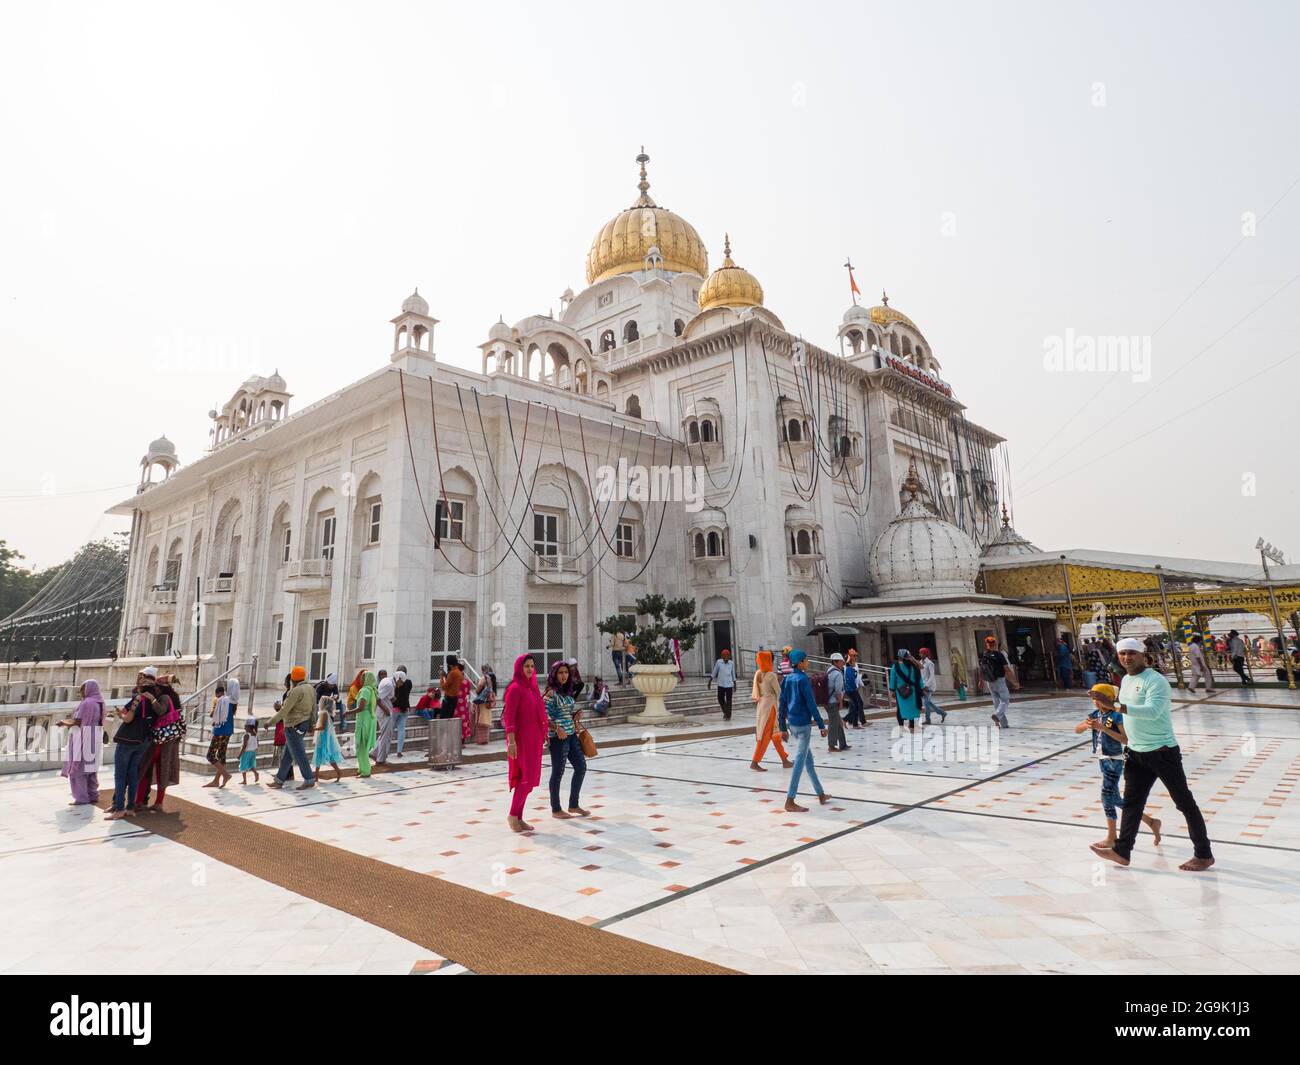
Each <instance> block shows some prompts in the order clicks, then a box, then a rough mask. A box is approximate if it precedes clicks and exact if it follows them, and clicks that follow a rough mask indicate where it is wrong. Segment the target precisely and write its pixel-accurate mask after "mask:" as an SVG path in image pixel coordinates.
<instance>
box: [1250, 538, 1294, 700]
mask: <svg viewBox="0 0 1300 1065" xmlns="http://www.w3.org/2000/svg"><path fill="white" fill-rule="evenodd" d="M1255 550H1256V551H1258V552H1259V563H1260V565H1261V566H1263V567H1264V587H1266V588H1267V589H1268V602H1269V605H1270V606H1271V607H1272V608H1273V624H1274V625H1276V626H1277V646H1278V650H1280V651H1281V652H1282V665H1283V666H1284V667H1286V686H1287V689H1288V690H1289V691H1295V664H1294V663H1293V662H1292V661H1291V652H1290V651H1289V650H1288V649H1287V646H1286V633H1284V632H1283V631H1282V614H1281V612H1280V611H1279V610H1278V608H1277V596H1276V595H1274V594H1273V584H1272V579H1271V578H1270V577H1269V574H1268V560H1269V559H1270V558H1271V559H1272V560H1273V561H1274V562H1276V563H1277V564H1278V565H1279V566H1285V565H1286V559H1285V557H1284V556H1283V555H1282V552H1281V551H1279V550H1278V549H1277V548H1276V547H1274V546H1273V545H1272V544H1267V543H1265V542H1264V538H1263V537H1262V536H1261V537H1260V538H1259V540H1257V541H1256V543H1255Z"/></svg>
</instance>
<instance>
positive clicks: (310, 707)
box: [266, 666, 316, 791]
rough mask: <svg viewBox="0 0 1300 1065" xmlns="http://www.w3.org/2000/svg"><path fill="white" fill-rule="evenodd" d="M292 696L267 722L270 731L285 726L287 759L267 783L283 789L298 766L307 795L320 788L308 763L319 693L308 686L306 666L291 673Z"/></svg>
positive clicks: (268, 785)
mask: <svg viewBox="0 0 1300 1065" xmlns="http://www.w3.org/2000/svg"><path fill="white" fill-rule="evenodd" d="M289 683H290V685H291V687H290V688H289V693H288V694H287V695H286V696H285V697H284V700H283V702H281V704H280V709H279V710H277V711H276V712H275V713H274V714H272V715H271V717H270V719H269V720H268V721H267V722H266V727H267V728H270V727H272V726H274V725H275V723H276V722H277V721H283V722H284V756H283V757H282V758H281V759H280V768H279V770H278V771H277V772H276V774H275V776H274V777H272V778H271V779H270V780H268V781H267V787H271V788H282V787H284V782H285V781H286V780H288V779H289V771H290V769H291V768H292V766H293V765H295V764H296V765H297V766H298V772H299V773H301V774H302V783H301V784H299V785H298V788H297V790H298V791H306V790H307V789H308V788H314V787H315V786H316V774H315V773H314V772H313V771H312V768H311V762H309V761H308V760H307V744H306V740H305V736H306V734H307V729H308V728H310V727H311V725H312V724H313V723H314V722H315V719H316V691H315V689H314V688H313V687H312V686H311V685H310V684H308V683H307V671H306V670H305V669H303V668H302V666H294V667H293V669H292V670H291V671H290V673H289Z"/></svg>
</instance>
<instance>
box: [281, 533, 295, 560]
mask: <svg viewBox="0 0 1300 1065" xmlns="http://www.w3.org/2000/svg"><path fill="white" fill-rule="evenodd" d="M292 542H293V530H292V529H291V528H289V526H287V525H286V526H285V527H284V549H283V550H282V551H281V553H280V561H281V562H288V561H289V548H290V546H291V545H292Z"/></svg>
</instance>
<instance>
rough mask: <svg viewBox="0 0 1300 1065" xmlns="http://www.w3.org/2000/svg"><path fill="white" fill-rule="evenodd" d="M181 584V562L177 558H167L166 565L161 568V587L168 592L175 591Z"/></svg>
mask: <svg viewBox="0 0 1300 1065" xmlns="http://www.w3.org/2000/svg"><path fill="white" fill-rule="evenodd" d="M180 583H181V560H180V559H179V558H169V559H168V560H167V565H166V566H164V567H163V587H164V588H166V589H167V590H168V591H173V592H174V591H175V590H176V589H177V588H179V587H180Z"/></svg>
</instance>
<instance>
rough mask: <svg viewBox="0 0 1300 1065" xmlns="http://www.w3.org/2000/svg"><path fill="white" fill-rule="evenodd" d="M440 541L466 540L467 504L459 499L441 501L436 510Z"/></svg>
mask: <svg viewBox="0 0 1300 1065" xmlns="http://www.w3.org/2000/svg"><path fill="white" fill-rule="evenodd" d="M436 513H437V523H438V539H439V540H456V541H462V540H464V539H465V504H464V503H462V502H461V501H460V500H458V499H440V500H438V505H437V508H436Z"/></svg>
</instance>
